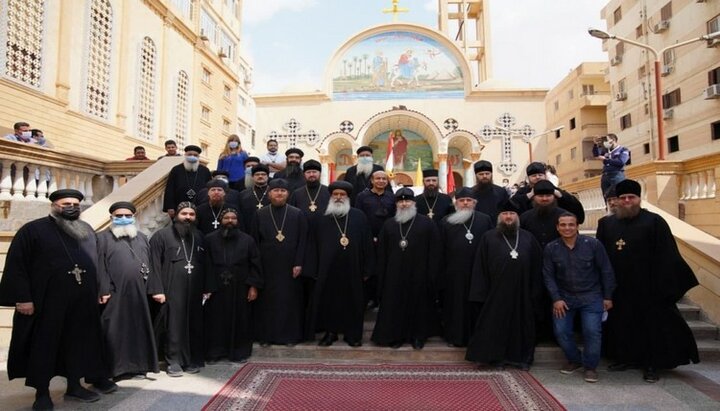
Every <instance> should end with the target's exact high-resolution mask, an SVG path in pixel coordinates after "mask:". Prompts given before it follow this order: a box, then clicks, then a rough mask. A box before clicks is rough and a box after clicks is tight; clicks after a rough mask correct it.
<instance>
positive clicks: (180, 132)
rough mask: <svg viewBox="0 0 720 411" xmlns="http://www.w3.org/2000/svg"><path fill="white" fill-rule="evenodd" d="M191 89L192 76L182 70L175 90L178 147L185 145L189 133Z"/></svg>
mask: <svg viewBox="0 0 720 411" xmlns="http://www.w3.org/2000/svg"><path fill="white" fill-rule="evenodd" d="M189 89H190V78H189V77H188V75H187V73H186V72H185V71H183V70H180V72H179V73H178V81H177V89H176V90H175V142H176V143H177V145H178V147H184V146H185V142H186V136H187V133H188V107H189V103H190V102H189V95H188V91H189Z"/></svg>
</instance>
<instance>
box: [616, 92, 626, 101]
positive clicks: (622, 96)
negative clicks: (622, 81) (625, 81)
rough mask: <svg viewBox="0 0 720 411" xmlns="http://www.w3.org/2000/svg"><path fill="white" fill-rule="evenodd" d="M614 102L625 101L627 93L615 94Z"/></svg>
mask: <svg viewBox="0 0 720 411" xmlns="http://www.w3.org/2000/svg"><path fill="white" fill-rule="evenodd" d="M615 100H616V101H625V100H627V93H626V92H624V91H621V92H619V93H617V94H615Z"/></svg>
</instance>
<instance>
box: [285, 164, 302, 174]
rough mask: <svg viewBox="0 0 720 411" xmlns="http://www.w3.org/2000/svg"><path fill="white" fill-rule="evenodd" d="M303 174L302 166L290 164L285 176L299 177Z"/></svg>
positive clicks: (286, 168)
mask: <svg viewBox="0 0 720 411" xmlns="http://www.w3.org/2000/svg"><path fill="white" fill-rule="evenodd" d="M302 172H303V171H302V168H301V167H300V164H295V163H288V164H287V167H285V175H286V176H287V177H298V176H299V175H300V174H302Z"/></svg>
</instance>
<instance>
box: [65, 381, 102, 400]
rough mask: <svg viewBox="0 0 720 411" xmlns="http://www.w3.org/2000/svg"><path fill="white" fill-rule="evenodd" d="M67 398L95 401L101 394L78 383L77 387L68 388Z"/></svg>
mask: <svg viewBox="0 0 720 411" xmlns="http://www.w3.org/2000/svg"><path fill="white" fill-rule="evenodd" d="M65 399H66V400H68V399H72V400H75V401H80V402H95V401H97V400H99V399H100V394H98V393H96V392H92V391H90V390H88V389H87V388H84V387H83V386H81V385H78V386H76V387H72V388H68V390H67V391H66V392H65Z"/></svg>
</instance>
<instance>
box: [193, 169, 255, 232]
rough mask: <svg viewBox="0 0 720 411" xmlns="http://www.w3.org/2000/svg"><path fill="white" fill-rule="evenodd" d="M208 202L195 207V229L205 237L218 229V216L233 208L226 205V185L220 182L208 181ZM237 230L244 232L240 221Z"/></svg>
mask: <svg viewBox="0 0 720 411" xmlns="http://www.w3.org/2000/svg"><path fill="white" fill-rule="evenodd" d="M207 189H208V202H206V203H205V204H202V205H199V206H197V228H198V229H199V230H200V231H201V232H202V233H203V234H205V235H208V234H210V233H212V232H213V231H215V230H218V229H219V228H220V225H221V223H220V214H221V213H222V212H223V211H224V210H226V209H228V208H233V209H234V208H235V207H234V206H233V204H228V203H227V201H225V199H226V198H227V197H226V196H227V190H228V185H227V183H226V182H224V181H222V180H217V179H214V180H210V181H208V183H207ZM238 228H239V229H240V230H242V231H245V227H244V226H243V225H242V220H240V221H239V226H238Z"/></svg>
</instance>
